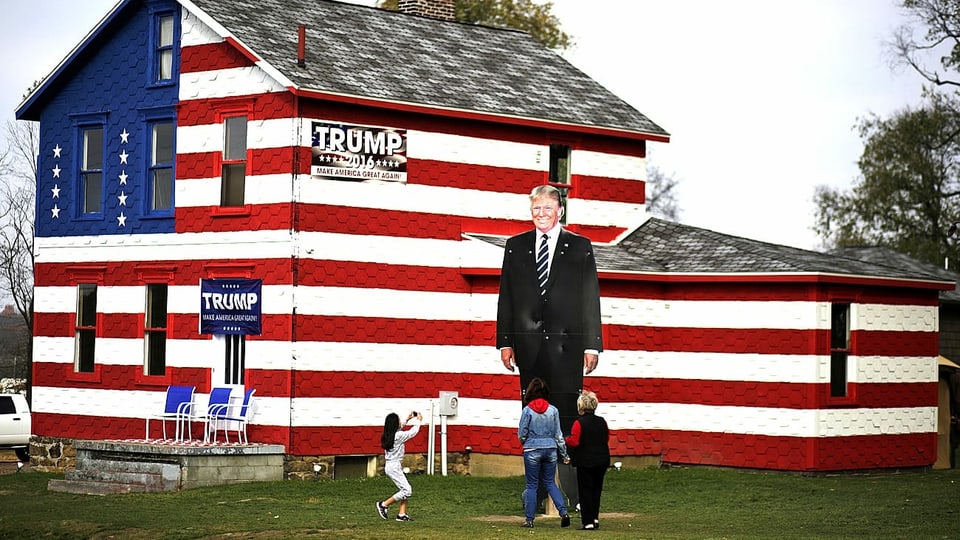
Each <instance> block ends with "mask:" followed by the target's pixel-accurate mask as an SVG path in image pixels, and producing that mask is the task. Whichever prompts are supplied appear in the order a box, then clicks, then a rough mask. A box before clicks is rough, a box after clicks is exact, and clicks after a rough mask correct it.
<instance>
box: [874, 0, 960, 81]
mask: <svg viewBox="0 0 960 540" xmlns="http://www.w3.org/2000/svg"><path fill="white" fill-rule="evenodd" d="M903 8H904V11H905V13H906V14H907V15H908V16H909V17H910V18H911V19H912V21H913V24H914V25H915V26H916V27H917V28H924V29H925V30H926V31H925V33H924V34H923V35H922V37H921V38H919V39H918V38H917V37H916V36H915V33H916V32H915V30H916V29H915V28H914V27H913V26H911V25H909V24H908V25H904V26H901V27H900V28H898V29H897V30H896V32H895V33H894V35H893V41H892V42H891V43H888V48H889V49H890V52H891V53H892V54H893V57H894V58H893V60H894V63H895V64H901V65H906V66H909V67H910V68H912V69H913V70H914V71H916V72H917V73H918V74H920V76H921V77H923V78H924V79H926V80H927V81H929V82H931V83H933V85H934V86H935V87H944V88H945V87H954V88H957V87H960V79H958V78H957V72H958V71H960V3H958V2H957V0H903ZM935 60H939V62H940V68H939V69H938V68H936V67H934V66H931V65H930V62H931V61H935Z"/></svg>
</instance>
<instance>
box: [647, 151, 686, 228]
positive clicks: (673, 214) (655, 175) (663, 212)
mask: <svg viewBox="0 0 960 540" xmlns="http://www.w3.org/2000/svg"><path fill="white" fill-rule="evenodd" d="M679 183H680V181H679V180H677V178H676V177H675V176H674V175H672V174H666V173H664V172H663V171H661V170H660V169H659V168H658V167H657V166H656V165H650V166H648V167H647V187H648V188H649V190H648V192H647V212H649V213H650V214H652V215H654V216H657V217H661V218H665V219H669V220H671V221H677V220H679V219H680V203H679V201H677V189H676V188H677V185H678V184H679Z"/></svg>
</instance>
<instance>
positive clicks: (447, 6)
mask: <svg viewBox="0 0 960 540" xmlns="http://www.w3.org/2000/svg"><path fill="white" fill-rule="evenodd" d="M454 1H455V0H398V1H397V10H398V11H399V12H400V13H407V14H409V15H420V16H423V17H431V18H433V19H440V20H443V21H453V20H455V18H454V15H455V12H454V10H453V3H454Z"/></svg>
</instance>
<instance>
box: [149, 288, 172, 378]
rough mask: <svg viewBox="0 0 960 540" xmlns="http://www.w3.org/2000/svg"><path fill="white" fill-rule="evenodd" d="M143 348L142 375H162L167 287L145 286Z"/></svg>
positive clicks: (164, 363)
mask: <svg viewBox="0 0 960 540" xmlns="http://www.w3.org/2000/svg"><path fill="white" fill-rule="evenodd" d="M144 313H145V317H144V329H143V342H144V343H143V348H144V354H145V359H144V374H146V375H164V374H165V372H166V369H167V285H166V284H153V283H151V284H148V285H147V306H146V309H145V312H144Z"/></svg>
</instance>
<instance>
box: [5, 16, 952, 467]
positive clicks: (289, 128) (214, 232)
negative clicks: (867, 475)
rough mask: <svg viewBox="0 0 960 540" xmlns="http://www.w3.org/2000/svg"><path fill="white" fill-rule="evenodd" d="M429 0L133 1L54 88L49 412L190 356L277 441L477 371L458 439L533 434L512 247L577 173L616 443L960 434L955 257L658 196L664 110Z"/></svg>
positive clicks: (104, 394) (719, 453) (452, 435)
mask: <svg viewBox="0 0 960 540" xmlns="http://www.w3.org/2000/svg"><path fill="white" fill-rule="evenodd" d="M401 4H402V5H403V8H404V9H407V10H413V11H416V10H417V9H427V8H429V9H434V8H439V11H440V15H441V16H440V17H435V16H430V17H428V16H422V14H421V15H416V14H411V13H397V12H388V11H383V10H379V9H374V8H369V7H363V6H357V5H350V4H342V3H337V2H333V1H326V0H311V1H309V2H308V1H304V0H284V1H282V2H281V1H279V0H262V1H258V2H236V1H226V0H179V1H175V0H124V1H121V2H120V3H119V4H118V5H117V6H116V7H115V8H114V9H113V10H112V11H110V13H108V14H107V15H106V16H105V17H104V19H103V20H102V21H101V22H100V23H99V25H98V26H97V27H96V28H94V29H93V30H92V31H91V33H90V34H89V35H88V36H87V38H86V39H85V40H84V41H83V42H82V43H80V44H79V45H78V46H77V47H76V48H75V49H74V50H73V51H72V52H71V53H70V54H69V55H68V56H67V58H66V59H65V60H64V61H63V62H62V63H61V64H60V65H59V66H56V68H55V69H54V70H53V72H52V73H51V75H50V76H49V77H48V78H46V79H45V80H44V81H43V83H42V84H41V86H40V87H39V88H38V89H37V90H36V91H34V92H33V93H32V94H31V95H29V96H28V98H27V99H26V101H25V102H24V103H23V104H22V105H21V106H20V108H19V109H18V111H17V114H18V117H19V118H20V119H24V120H36V121H39V122H40V149H39V157H38V165H39V171H40V172H39V175H38V176H39V177H38V179H37V201H36V254H35V255H36V276H35V281H36V291H35V321H36V324H35V328H34V335H35V350H34V368H33V369H34V371H33V395H32V402H33V408H34V417H33V425H34V434H35V436H36V437H42V438H54V439H60V440H63V441H67V442H69V441H71V440H73V439H80V438H82V439H115V438H121V439H125V438H136V437H143V436H144V431H143V429H144V421H143V419H144V417H146V416H148V415H151V414H154V413H156V412H158V411H159V410H160V409H161V408H162V400H163V396H164V391H165V389H166V387H167V386H168V385H171V384H187V385H196V386H197V387H198V391H199V393H200V394H201V396H200V400H201V402H202V400H203V394H205V393H206V392H209V390H210V388H211V387H213V386H219V385H223V384H234V385H238V386H245V387H251V388H256V391H257V393H256V397H257V405H258V407H257V413H256V416H255V417H254V419H253V422H252V424H251V425H250V427H249V437H250V439H251V440H252V441H254V442H265V443H279V444H283V445H284V446H285V448H286V452H287V453H288V455H290V456H343V457H347V456H354V457H356V456H361V457H362V456H376V455H379V454H380V452H381V451H380V448H379V445H378V440H379V434H380V431H381V427H382V422H383V418H384V415H385V414H386V413H387V412H389V411H398V412H403V411H406V410H412V409H416V410H429V409H428V408H429V403H430V402H431V400H435V399H436V398H437V396H438V394H439V392H442V391H455V392H457V393H458V397H459V407H458V410H457V414H456V416H453V417H451V418H450V424H449V428H448V437H449V440H448V448H449V449H450V451H451V452H461V451H463V450H465V449H466V448H467V447H470V449H471V450H472V457H471V459H472V460H473V462H474V463H477V462H478V460H483V459H484V458H485V457H487V456H519V454H520V446H519V444H518V442H517V440H516V423H517V420H518V418H519V412H520V407H519V396H518V388H517V386H518V383H517V379H516V375H513V374H510V373H507V372H506V371H505V370H504V369H503V367H502V365H501V363H500V361H499V355H498V353H497V352H496V350H495V349H494V343H495V342H494V334H495V330H494V326H495V324H494V319H495V314H496V295H497V286H498V274H499V269H500V262H501V258H502V245H503V240H504V238H505V237H506V236H508V235H511V234H514V233H517V232H520V231H523V230H526V229H527V228H529V227H530V223H529V217H528V216H529V214H528V211H527V199H526V194H527V193H529V192H530V190H531V188H532V187H534V186H535V185H538V184H543V183H546V182H551V183H554V184H555V185H558V186H560V187H562V188H564V189H565V190H566V193H567V200H566V202H565V204H566V206H567V212H566V218H567V223H566V226H567V227H569V228H570V229H572V230H574V231H577V232H580V233H582V234H585V235H587V236H589V237H590V238H591V239H592V240H593V242H594V244H595V246H596V250H597V260H598V265H599V272H600V282H601V292H602V316H603V321H604V334H605V335H604V338H605V339H604V345H605V351H604V352H603V353H602V354H601V357H600V367H599V369H598V370H597V371H596V372H594V374H591V375H590V376H589V377H587V379H586V381H585V385H586V386H587V387H588V389H590V390H594V391H596V392H597V394H598V395H599V397H600V399H601V403H602V404H601V410H600V412H601V413H602V414H603V416H604V417H605V418H607V420H608V422H609V423H610V425H611V428H612V429H613V441H612V451H613V453H614V454H615V455H617V456H659V457H661V458H662V459H663V460H664V461H668V462H675V463H691V464H711V465H723V466H736V467H751V468H768V469H781V470H802V471H827V470H847V469H875V468H890V467H925V466H929V465H930V464H931V463H933V461H934V459H935V458H936V456H935V451H936V450H935V448H936V432H937V426H936V406H937V390H936V386H937V363H936V357H937V327H938V321H937V294H938V292H939V290H941V289H944V288H952V284H949V283H945V282H943V281H942V280H939V279H938V278H936V277H934V276H929V275H926V274H922V273H909V272H904V271H897V270H893V269H888V268H884V267H882V266H877V265H871V264H868V263H864V262H861V261H855V260H851V259H844V258H842V257H836V256H828V255H824V254H820V253H814V252H809V251H802V250H796V249H792V248H786V247H783V246H776V245H770V244H765V243H761V242H756V241H752V240H749V239H744V238H736V237H730V236H725V235H721V234H718V233H714V232H711V231H706V230H702V229H696V228H691V227H686V226H683V225H679V224H675V223H669V222H665V221H662V220H658V219H652V218H649V217H648V216H647V215H646V212H645V206H644V192H645V188H644V181H645V178H646V173H645V170H646V163H645V155H646V150H647V144H648V143H651V142H653V143H658V142H668V141H669V134H668V133H667V132H666V131H664V130H663V129H662V128H661V127H660V126H658V125H657V124H656V123H654V122H652V121H651V120H650V119H648V118H647V117H646V116H644V115H643V114H641V113H640V112H638V111H637V110H635V109H634V108H633V107H632V106H630V105H629V104H627V103H625V102H624V101H623V100H621V99H619V98H618V97H616V96H615V95H613V94H611V93H610V92H609V91H608V90H606V89H604V88H603V87H602V86H600V85H599V84H597V83H596V82H595V81H593V80H591V79H590V78H589V77H587V76H586V75H584V74H583V73H582V72H580V71H579V70H577V69H576V68H575V67H574V66H572V65H570V64H569V63H567V62H566V61H565V60H563V59H562V58H561V57H560V56H558V55H556V54H555V53H553V52H552V51H550V50H547V49H545V48H544V47H542V46H541V45H539V44H538V43H536V42H535V41H533V40H532V39H531V38H530V37H529V36H527V35H526V34H524V33H521V32H517V31H512V30H502V29H494V28H488V27H483V26H477V25H467V24H460V23H456V22H453V21H450V20H445V18H444V15H446V16H449V15H450V14H452V4H451V3H448V2H439V3H438V2H427V1H423V0H422V1H420V2H401ZM433 15H436V13H434V14H433ZM611 54H615V52H613V51H612V52H611ZM647 83H648V84H656V80H655V78H653V79H651V80H650V81H648V82H647ZM720 165H721V164H718V166H720ZM237 287H243V288H242V289H238V288H237ZM427 440H428V439H427V438H418V439H417V440H415V441H413V442H411V443H410V444H409V446H408V452H424V451H425V449H426V443H427Z"/></svg>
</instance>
